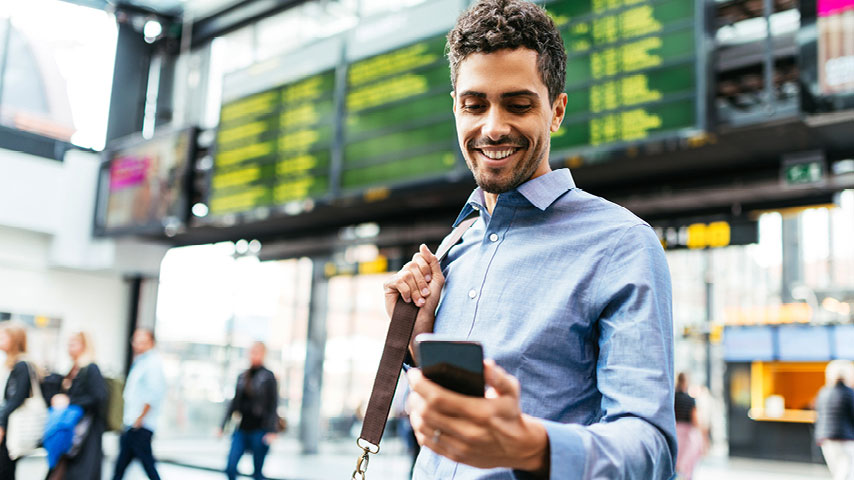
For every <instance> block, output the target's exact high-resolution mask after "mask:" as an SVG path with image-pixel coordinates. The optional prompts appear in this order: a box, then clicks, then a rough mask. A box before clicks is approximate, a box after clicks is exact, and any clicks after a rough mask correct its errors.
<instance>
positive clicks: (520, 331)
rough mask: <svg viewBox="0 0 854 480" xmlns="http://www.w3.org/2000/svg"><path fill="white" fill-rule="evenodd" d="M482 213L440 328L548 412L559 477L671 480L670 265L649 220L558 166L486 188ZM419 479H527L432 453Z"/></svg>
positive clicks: (451, 283)
mask: <svg viewBox="0 0 854 480" xmlns="http://www.w3.org/2000/svg"><path fill="white" fill-rule="evenodd" d="M474 210H478V211H479V219H478V220H477V221H476V222H475V223H474V225H473V226H472V227H471V228H470V229H469V230H468V231H467V232H466V234H465V235H464V236H463V241H462V243H460V244H458V245H457V246H455V247H454V248H452V249H451V252H450V255H449V256H448V258H447V259H446V260H445V262H444V263H443V265H442V268H443V272H444V274H445V278H446V283H445V287H444V289H443V291H442V299H441V301H440V304H439V307H438V310H437V314H436V324H435V328H434V331H435V332H436V333H437V334H441V335H443V336H451V337H455V338H461V339H462V338H464V339H469V340H477V341H479V342H481V343H482V344H483V347H484V354H485V355H486V357H488V358H493V359H495V361H496V362H497V363H498V364H499V365H501V366H502V367H504V368H505V369H506V370H507V371H508V372H509V373H511V374H512V375H514V376H516V378H518V379H519V381H520V383H521V386H522V393H521V407H522V411H523V412H525V413H527V414H529V415H533V416H535V417H538V418H540V419H542V420H543V422H544V424H545V427H546V430H547V432H548V436H549V448H550V453H551V455H550V458H551V476H550V478H551V479H552V480H572V479H639V480H641V479H642V480H651V479H668V478H671V477H673V472H674V464H675V458H676V435H675V432H676V423H675V420H674V413H673V323H672V313H671V288H670V273H669V271H668V268H667V263H666V259H665V256H664V251H663V250H662V247H661V244H660V243H659V241H658V238H657V237H656V235H655V233H654V232H653V230H652V228H650V226H649V225H647V224H646V223H644V222H643V221H642V220H640V219H638V218H637V217H636V216H634V215H633V214H632V213H631V212H629V211H628V210H626V209H624V208H622V207H620V206H617V205H615V204H613V203H610V202H608V201H606V200H604V199H602V198H599V197H596V196H594V195H591V194H589V193H586V192H584V191H582V190H580V189H578V188H576V187H575V183H574V182H573V179H572V176H571V174H570V172H569V170H566V169H562V170H557V171H554V172H551V173H548V174H546V175H543V176H540V177H537V178H535V179H533V180H530V181H528V182H526V183H524V184H522V185H520V186H519V187H518V188H516V189H514V190H512V191H510V192H507V193H503V194H501V195H500V196H499V198H498V202H497V204H496V206H495V208H494V210H493V212H492V215H491V216H490V215H489V213H488V212H487V210H486V208H485V205H484V198H483V192H482V191H481V190H480V189H476V190H475V191H474V192H473V193H472V195H471V196H470V197H469V200H468V203H467V205H466V206H465V207H464V208H463V211H462V212H461V214H460V218H459V219H458V220H457V223H459V221H460V220H461V219H463V218H465V217H466V216H468V215H469V213H472V212H473V211H474ZM413 478H414V479H417V480H425V479H442V480H448V479H456V480H462V479H465V480H468V479H512V478H520V479H521V478H527V475H526V474H524V473H521V472H513V471H511V470H508V469H491V470H482V469H477V468H474V467H470V466H467V465H463V464H457V463H455V462H453V461H451V460H449V459H447V458H444V457H441V456H439V455H437V454H435V453H433V452H432V451H430V450H429V449H426V448H425V449H422V450H421V454H420V455H419V457H418V461H417V463H416V468H415V475H414V477H413Z"/></svg>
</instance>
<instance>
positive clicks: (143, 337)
mask: <svg viewBox="0 0 854 480" xmlns="http://www.w3.org/2000/svg"><path fill="white" fill-rule="evenodd" d="M155 345H156V341H155V338H154V332H152V331H151V330H148V329H145V328H140V329H137V330H136V331H135V332H134V333H133V340H132V342H131V347H132V348H133V353H134V355H135V357H134V360H133V365H132V366H131V369H130V372H129V373H128V378H127V382H126V383H125V390H124V402H125V405H124V416H123V423H124V432H123V433H122V435H121V437H120V439H119V456H118V458H117V459H116V470H115V473H113V480H121V478H122V477H124V475H125V469H126V468H127V467H128V465H130V462H131V461H132V460H133V459H134V458H137V459H139V461H140V463H142V468H143V470H145V473H146V474H147V475H148V478H150V479H152V480H160V475H158V474H157V468H156V467H155V466H154V453H153V452H152V450H151V438H152V437H153V436H154V430H155V427H156V425H157V416H158V415H159V414H160V405H161V403H162V402H163V397H164V396H165V395H166V378H165V376H164V375H163V363H162V361H161V360H160V356H159V355H158V354H157V352H155V351H154V346H155Z"/></svg>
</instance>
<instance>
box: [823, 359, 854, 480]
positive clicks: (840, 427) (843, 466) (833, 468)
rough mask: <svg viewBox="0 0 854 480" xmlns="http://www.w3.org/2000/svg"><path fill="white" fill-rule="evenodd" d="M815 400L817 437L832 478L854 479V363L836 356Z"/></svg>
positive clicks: (841, 479)
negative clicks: (853, 385) (838, 358)
mask: <svg viewBox="0 0 854 480" xmlns="http://www.w3.org/2000/svg"><path fill="white" fill-rule="evenodd" d="M824 374H825V380H826V383H825V386H824V388H822V389H821V391H820V392H818V401H817V402H816V413H817V414H818V416H817V418H816V422H815V440H816V443H818V445H819V446H820V447H821V453H823V454H824V459H825V460H826V461H827V468H829V469H830V474H831V476H832V477H833V480H854V390H852V389H851V386H852V383H854V363H852V362H850V361H848V360H834V361H832V362H830V363H828V364H827V367H826V368H825V371H824Z"/></svg>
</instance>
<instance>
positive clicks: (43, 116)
mask: <svg viewBox="0 0 854 480" xmlns="http://www.w3.org/2000/svg"><path fill="white" fill-rule="evenodd" d="M117 32H118V30H117V27H116V22H115V19H114V18H113V16H112V15H111V14H108V13H106V12H104V11H101V10H96V9H93V8H88V7H82V6H79V5H73V4H70V3H67V2H63V1H60V0H28V1H26V2H3V4H2V7H0V74H2V77H0V124H2V125H4V126H7V127H12V128H17V129H20V130H27V131H31V132H35V133H38V134H41V135H44V136H47V137H51V138H56V139H59V140H64V141H70V142H71V143H73V144H75V145H78V146H81V147H86V148H94V149H96V150H100V149H102V148H103V147H104V141H105V137H106V131H107V116H108V113H109V105H110V89H111V86H112V77H113V62H114V59H115V50H116V40H117V35H118V33H117Z"/></svg>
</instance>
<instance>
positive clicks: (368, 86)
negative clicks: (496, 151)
mask: <svg viewBox="0 0 854 480" xmlns="http://www.w3.org/2000/svg"><path fill="white" fill-rule="evenodd" d="M444 49H445V35H444V34H441V35H437V36H435V37H432V38H427V39H424V40H421V41H418V42H416V43H414V44H410V45H407V46H404V47H401V48H396V49H394V50H392V51H389V52H385V53H382V54H379V55H374V56H371V57H369V58H365V59H361V60H358V61H355V62H353V63H351V64H350V65H349V66H348V70H347V93H346V99H345V108H346V112H347V113H346V116H345V119H344V127H343V130H344V153H343V165H342V173H341V190H342V192H345V193H346V192H348V191H358V190H362V189H365V188H375V187H387V186H394V185H399V184H401V183H406V182H409V181H414V180H424V179H429V178H431V177H433V178H435V177H437V176H439V175H442V174H444V173H447V172H450V171H453V170H454V169H455V168H456V167H457V159H456V154H455V144H456V135H455V134H454V118H453V114H452V111H451V108H452V101H451V96H450V95H449V93H450V91H451V85H450V83H451V82H450V70H449V67H448V61H447V60H446V59H445V57H444Z"/></svg>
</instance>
